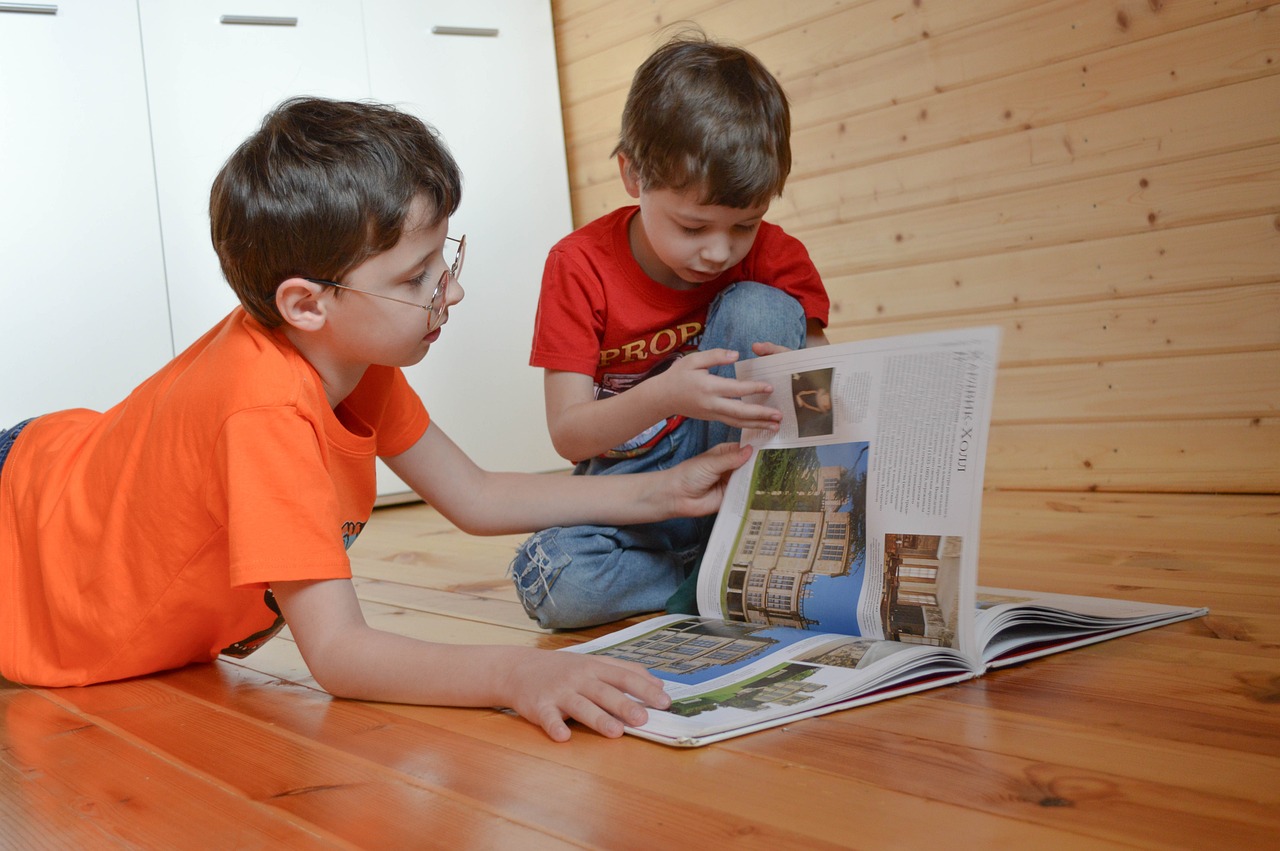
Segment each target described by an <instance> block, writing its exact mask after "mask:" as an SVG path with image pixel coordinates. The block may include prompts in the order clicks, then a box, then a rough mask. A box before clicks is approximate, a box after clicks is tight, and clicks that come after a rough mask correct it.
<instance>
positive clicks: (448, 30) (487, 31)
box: [431, 27, 498, 38]
mask: <svg viewBox="0 0 1280 851" xmlns="http://www.w3.org/2000/svg"><path fill="white" fill-rule="evenodd" d="M431 34H432V35H473V36H480V37H481V38H497V36H498V28H497V27H432V28H431Z"/></svg>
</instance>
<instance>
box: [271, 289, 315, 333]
mask: <svg viewBox="0 0 1280 851" xmlns="http://www.w3.org/2000/svg"><path fill="white" fill-rule="evenodd" d="M326 289H328V287H326V286H325V285H324V284H317V283H314V282H312V281H308V280H307V279H306V278H288V279H286V280H285V281H283V282H281V284H280V286H278V287H276V309H277V310H279V311H280V317H281V318H282V319H284V321H285V324H286V325H289V326H291V327H293V328H297V329H298V330H299V331H319V330H320V329H321V328H323V327H324V323H325V321H326V319H327V314H326V310H327V308H328V302H327V301H326V300H325V299H322V298H321V297H320V296H321V295H322V294H323V293H324V291H325V290H326Z"/></svg>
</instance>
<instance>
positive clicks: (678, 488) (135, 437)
mask: <svg viewBox="0 0 1280 851" xmlns="http://www.w3.org/2000/svg"><path fill="white" fill-rule="evenodd" d="M460 198H461V177H460V175H459V172H458V168H457V166H456V164H455V163H454V161H453V159H452V157H451V156H450V154H449V152H448V151H447V149H445V147H444V146H443V144H442V143H441V142H440V141H439V139H438V138H437V137H436V136H435V134H434V133H433V132H432V131H431V130H429V128H427V127H426V126H425V125H424V124H423V123H422V122H420V121H418V120H417V119H416V118H413V117H411V116H408V115H405V114H403V113H399V112H397V111H396V110H394V109H392V108H389V107H380V106H375V105H370V104H358V103H343V102H335V101H327V100H319V99H298V100H295V101H290V102H288V103H285V104H283V105H282V106H281V107H280V108H278V109H277V110H275V111H274V112H273V113H272V114H270V115H268V116H267V118H266V120H265V121H264V122H263V125H262V127H261V129H260V130H259V131H258V132H256V133H255V134H254V135H253V136H251V137H250V138H249V139H248V140H247V141H246V142H245V143H244V144H243V145H241V147H240V148H239V149H238V150H237V151H236V152H235V153H234V154H233V155H232V156H231V158H230V159H229V160H228V161H227V163H226V165H225V166H224V167H223V169H222V171H221V172H220V173H219V175H218V177H217V179H216V180H215V182H214V186H213V191H212V194H211V199H210V216H211V219H212V226H213V241H214V246H215V248H216V250H217V252H218V257H219V259H220V261H221V264H222V269H223V272H224V274H225V275H226V278H227V280H228V282H229V283H230V284H231V286H232V288H233V289H234V290H235V291H236V293H237V295H238V296H239V298H240V301H241V307H238V308H236V309H235V310H233V311H232V312H231V314H230V315H228V316H227V317H226V319H224V320H223V321H222V322H221V323H219V324H218V325H217V326H215V327H214V328H213V329H211V330H210V331H209V332H208V333H207V334H205V335H204V336H203V337H202V338H201V339H200V340H198V341H197V342H195V343H194V344H192V346H191V347H190V348H189V349H187V350H186V351H184V352H183V353H182V354H180V355H179V356H178V357H177V358H175V359H174V360H173V361H171V362H170V363H169V364H168V365H167V366H165V367H164V368H163V369H161V370H160V371H159V372H157V373H156V374H155V375H153V376H152V377H151V378H149V379H148V380H147V381H146V382H144V383H143V384H142V385H140V386H139V387H138V388H137V389H136V390H135V391H134V392H133V393H132V394H130V396H129V397H128V398H127V399H125V400H124V401H123V402H121V403H120V404H119V405H117V406H115V407H114V408H112V409H110V410H108V411H106V412H105V413H97V412H94V411H87V410H73V411H63V412H59V413H54V414H48V415H45V416H41V417H38V418H35V419H33V420H29V421H27V422H26V423H22V424H20V425H19V426H15V427H13V428H10V429H7V430H3V431H0V464H2V465H3V466H2V467H0V673H3V674H4V676H5V677H7V678H9V679H12V680H15V681H18V682H23V683H28V684H31V685H39V686H67V685H87V684H91V683H96V682H103V681H107V680H114V679H120V678H124V677H132V676H138V675H143V674H148V673H152V672H156V671H161V670H166V669H169V668H175V667H179V666H182V665H186V664H189V663H192V662H207V661H210V660H212V659H214V658H216V657H217V656H218V654H219V653H228V654H231V655H245V654H247V653H249V652H252V650H254V649H256V648H257V647H258V646H259V645H261V644H262V643H263V642H264V641H266V640H267V639H268V638H270V637H271V636H272V635H273V634H274V633H275V632H276V631H277V630H279V628H280V627H281V626H282V625H283V623H284V622H285V621H287V622H288V624H289V627H290V630H291V632H292V634H293V636H294V638H295V640H296V641H297V644H298V647H299V649H300V650H301V652H302V655H303V657H304V658H305V660H306V663H307V666H308V667H309V668H310V670H311V673H312V674H313V676H314V677H315V679H316V680H317V682H319V683H320V684H321V685H322V686H323V687H324V688H325V689H327V690H328V691H329V692H331V693H332V694H334V695H338V696H344V697H353V698H360V699H366V700H383V701H394V702H404V703H430V704H448V705H463V706H494V705H500V706H507V707H511V708H513V709H515V710H516V711H517V712H519V713H520V714H521V715H523V716H524V717H525V718H527V719H529V720H530V721H532V722H533V723H535V724H538V725H540V726H541V727H543V729H544V730H545V731H546V732H547V734H548V735H549V736H550V737H551V738H553V739H556V740H564V739H566V738H568V736H569V730H568V728H567V726H566V724H565V719H566V718H569V717H572V718H576V719H577V720H579V721H581V722H583V723H585V724H587V725H588V726H590V727H592V728H593V729H595V730H597V731H599V732H601V733H603V734H605V735H608V736H617V735H621V733H622V725H623V723H626V724H639V723H642V722H643V720H644V718H645V710H644V707H643V706H642V705H641V703H639V702H637V699H638V700H639V701H643V702H645V703H648V704H649V705H651V706H659V707H662V706H666V705H667V704H668V703H669V701H668V699H667V698H666V695H665V694H664V692H663V691H662V688H661V686H660V684H659V682H658V680H657V679H655V678H653V677H652V676H650V675H649V674H648V673H647V672H646V671H644V670H643V669H642V668H640V667H639V666H628V665H621V664H614V663H613V662H612V661H611V660H607V659H604V658H601V657H589V656H580V655H577V654H566V653H552V652H548V651H543V650H535V649H529V648H518V647H482V646H481V647H463V646H448V645H439V644H431V643H427V642H421V641H416V640H413V639H410V638H406V637H402V636H397V635H392V634H389V633H385V632H380V631H378V630H374V629H371V628H370V627H369V626H368V625H367V624H366V623H365V621H364V618H363V617H362V615H361V612H360V606H359V603H358V601H357V599H356V595H355V591H354V589H353V587H352V584H351V567H350V563H349V561H348V558H347V554H346V547H347V546H349V545H350V543H351V541H352V540H354V539H355V537H356V536H357V535H358V534H359V532H360V530H361V528H362V527H363V526H364V524H365V523H366V522H367V521H368V519H369V517H370V513H371V510H372V507H373V502H374V497H375V484H374V459H375V457H378V456H381V457H383V458H384V459H385V460H386V462H387V464H388V466H390V467H391V469H392V470H393V471H395V472H396V473H397V474H398V475H399V476H400V477H401V478H402V479H403V480H404V481H405V482H407V483H408V484H409V485H410V486H411V487H413V488H414V490H415V491H417V492H418V493H419V494H420V495H422V497H423V498H424V499H426V500H428V501H429V502H430V503H431V504H432V505H434V506H436V507H437V508H438V509H439V510H440V512H441V513H442V514H444V515H445V516H446V517H448V518H450V519H451V520H453V521H454V522H455V523H457V525H459V526H460V527H461V528H463V529H465V530H467V531H469V532H473V533H478V534H502V533H510V532H514V531H523V530H532V529H537V528H540V527H543V526H547V525H549V524H552V523H583V522H592V521H594V522H601V521H603V522H619V523H633V522H647V521H654V520H659V519H662V518H666V517H671V516H674V515H698V514H704V513H706V512H707V511H712V510H714V509H715V508H716V506H717V505H718V503H719V499H720V495H721V492H722V484H723V478H724V476H726V475H727V474H728V472H729V471H730V470H731V469H732V468H735V467H737V466H739V465H740V464H741V463H742V462H743V460H745V453H744V452H743V451H741V450H738V449H736V448H734V447H729V446H726V447H721V448H720V450H719V451H716V452H710V453H707V454H706V455H704V456H702V457H700V458H698V459H695V460H694V461H692V462H691V463H689V464H685V465H683V466H681V467H680V468H678V469H675V470H672V471H669V472H666V473H661V474H654V475H650V476H628V477H621V478H614V479H611V480H604V479H601V480H591V481H585V480H570V479H566V478H562V477H558V476H553V477H539V476H533V475H520V474H495V473H488V472H486V471H483V470H481V469H479V468H478V467H476V466H475V464H474V463H472V462H471V460H470V459H468V458H467V457H466V456H465V455H464V454H463V453H462V452H461V451H460V450H459V449H458V448H457V447H456V446H455V445H454V444H453V443H452V442H451V441H450V440H449V438H448V437H447V436H446V435H445V434H444V432H443V431H441V429H440V427H439V426H438V425H436V424H435V423H434V422H431V421H430V419H429V418H428V415H427V412H426V410H425V409H424V407H423V405H422V402H421V401H420V400H419V399H418V397H417V395H416V394H415V393H414V392H413V391H412V390H411V389H410V387H409V385H408V384H407V382H406V381H405V378H404V376H403V374H402V373H401V367H405V366H408V365H410V364H414V363H417V362H418V361H419V360H421V359H422V358H423V356H425V355H426V353H427V351H428V349H430V347H431V345H432V344H433V343H434V342H435V341H436V340H437V339H438V338H439V337H440V335H441V334H442V332H443V326H444V324H445V323H446V322H447V320H448V311H449V307H450V306H452V305H455V304H457V303H458V302H459V301H461V299H462V297H463V291H462V288H461V287H460V286H459V284H458V274H459V273H460V272H461V267H462V260H463V251H464V240H463V239H459V240H457V241H456V242H455V241H454V240H453V239H452V238H451V237H449V236H448V225H449V216H450V215H451V214H452V213H453V212H454V211H455V210H456V209H457V206H458V203H459V201H460ZM450 258H452V259H451V260H450ZM628 695H631V696H634V698H635V699H632V697H629V696H628Z"/></svg>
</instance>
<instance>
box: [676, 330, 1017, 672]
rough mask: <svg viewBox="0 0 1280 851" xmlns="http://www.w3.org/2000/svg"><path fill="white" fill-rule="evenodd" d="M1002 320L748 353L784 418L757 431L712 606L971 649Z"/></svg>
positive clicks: (702, 601) (721, 541) (740, 616)
mask: <svg viewBox="0 0 1280 851" xmlns="http://www.w3.org/2000/svg"><path fill="white" fill-rule="evenodd" d="M998 346H999V329H998V328H976V329H963V330H958V331H950V332H939V333H930V334H918V335H910V336H903V337H891V338H884V339H879V340H866V341H862V342H856V343H843V344H837V345H830V346H819V347H815V348H812V349H803V350H800V351H794V352H786V353H783V354H778V355H771V356H769V357H764V358H755V359H752V360H747V361H743V362H741V363H739V364H737V374H738V376H739V377H740V378H750V379H754V380H760V381H765V382H768V383H769V384H770V386H772V388H773V392H772V394H770V395H769V396H768V397H767V399H765V398H759V399H753V400H752V401H762V402H764V403H765V404H769V405H772V406H774V407H776V408H778V409H779V410H781V411H782V413H783V421H782V424H781V428H780V430H779V431H778V432H777V433H776V434H774V433H770V432H766V431H747V432H744V434H743V437H742V439H743V442H744V443H750V444H751V445H752V446H754V447H755V448H756V452H755V454H754V455H753V456H752V460H751V461H749V462H748V463H747V464H746V465H744V466H743V467H742V468H741V469H739V470H737V471H735V473H734V474H733V476H732V478H731V480H730V482H729V487H728V490H727V492H726V495H725V498H724V503H723V505H722V506H721V509H720V513H719V515H718V516H717V518H716V521H715V526H714V528H713V530H712V533H711V539H710V542H709V544H708V547H707V551H706V555H705V556H704V558H703V561H702V566H701V570H700V575H699V585H698V610H699V612H700V613H701V614H703V615H706V616H709V617H716V618H723V619H725V620H732V621H742V622H747V623H753V624H766V625H784V626H791V627H796V628H800V629H811V630H822V631H824V632H838V633H843V634H845V635H850V636H859V637H865V638H872V639H888V640H894V641H899V642H903V643H910V644H919V645H925V646H935V647H951V648H956V649H959V650H960V651H961V652H962V653H964V654H965V655H966V656H968V657H969V658H971V659H973V660H975V662H974V664H975V666H976V665H977V662H976V660H977V659H978V647H977V642H976V640H975V638H974V634H973V617H974V611H975V609H974V597H973V588H974V586H975V585H976V583H977V555H978V553H977V545H978V522H979V518H980V514H981V497H982V473H983V468H984V465H985V462H986V446H987V431H988V426H989V423H990V418H991V399H992V392H993V384H994V375H995V366H996V357H997V349H998Z"/></svg>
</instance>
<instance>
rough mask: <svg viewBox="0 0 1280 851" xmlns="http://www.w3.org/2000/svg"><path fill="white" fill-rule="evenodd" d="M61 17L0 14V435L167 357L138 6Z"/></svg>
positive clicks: (89, 3)
mask: <svg viewBox="0 0 1280 851" xmlns="http://www.w3.org/2000/svg"><path fill="white" fill-rule="evenodd" d="M8 5H10V6H13V5H16V4H8ZM49 8H50V9H52V7H49ZM56 9H57V13H56V14H34V13H14V12H0V295H2V296H3V309H2V310H0V358H3V365H2V366H0V427H7V426H9V425H12V424H13V422H15V421H16V420H19V419H22V418H24V417H27V416H31V415H33V414H40V413H45V412H48V411H51V410H58V409H61V408H69V407H91V408H96V409H102V408H105V407H107V406H109V405H112V404H114V403H115V402H118V401H119V400H120V399H121V398H122V397H123V396H124V395H125V393H127V392H128V391H129V390H130V389H132V388H133V386H134V385H136V384H137V383H138V382H140V381H141V380H142V379H144V378H146V376H147V375H148V374H150V373H151V372H152V371H154V370H155V369H156V368H157V367H159V366H160V365H161V364H163V363H164V362H165V361H167V360H168V359H169V358H170V357H172V356H173V346H172V343H171V340H170V332H169V311H168V306H167V304H166V300H165V281H164V268H163V265H162V261H161V258H162V254H161V248H160V230H159V224H158V219H157V214H156V185H155V180H154V177H153V175H152V169H151V140H150V137H149V135H148V131H147V100H146V90H145V89H144V87H143V78H142V50H141V46H140V44H139V40H138V13H137V9H136V7H135V5H134V3H133V0H71V1H70V2H65V0H64V2H60V3H58V4H57V5H56Z"/></svg>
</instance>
